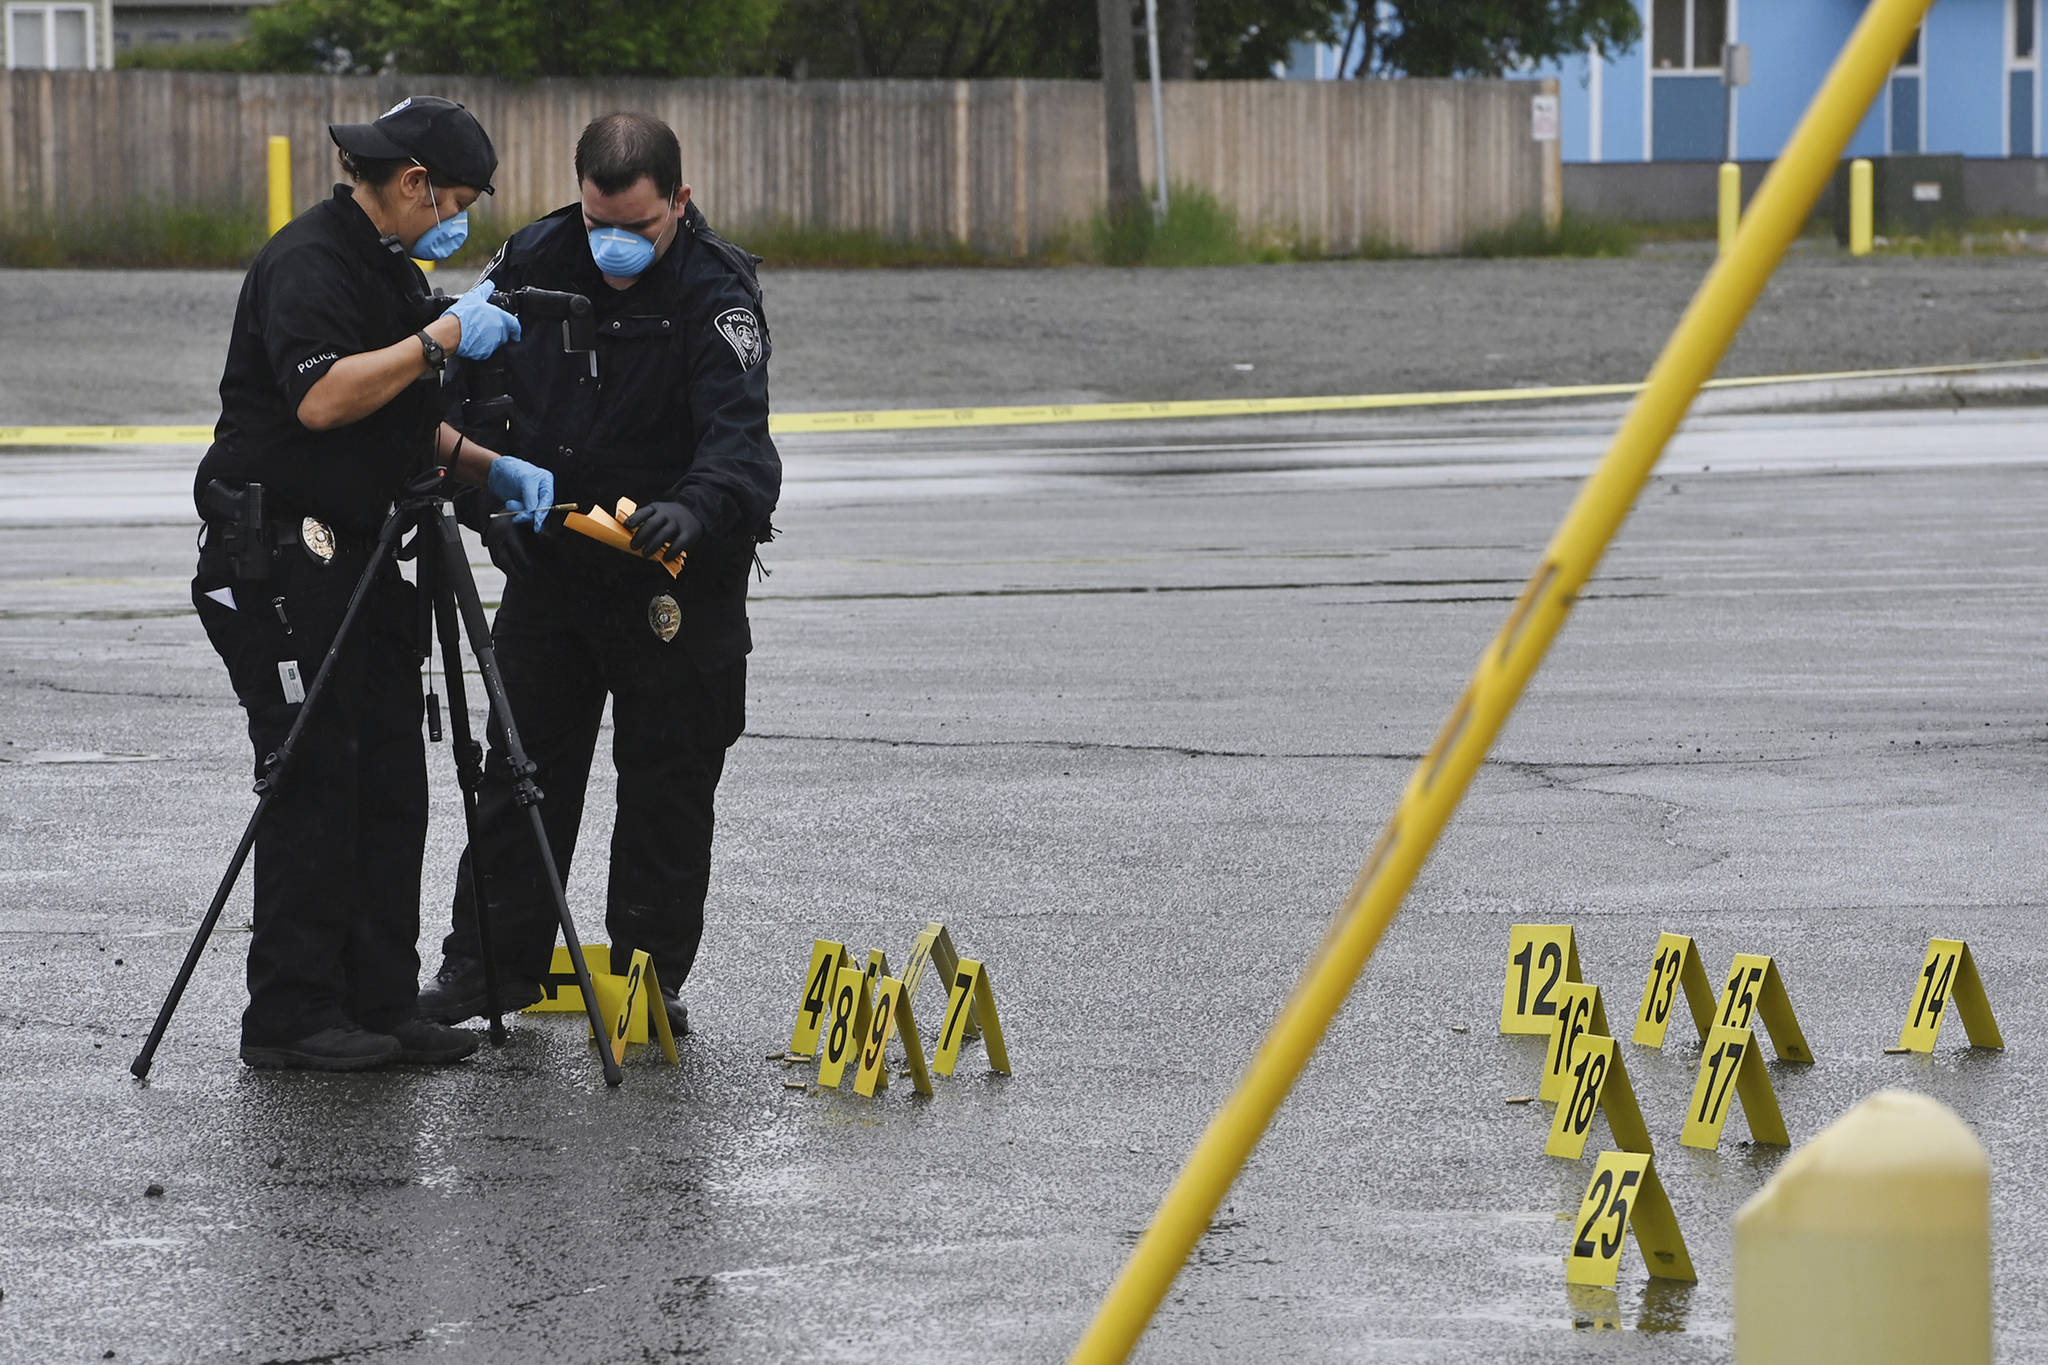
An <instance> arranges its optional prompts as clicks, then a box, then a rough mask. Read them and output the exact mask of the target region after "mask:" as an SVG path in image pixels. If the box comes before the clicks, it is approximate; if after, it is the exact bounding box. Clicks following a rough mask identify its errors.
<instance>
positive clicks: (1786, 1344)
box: [1735, 1090, 1991, 1365]
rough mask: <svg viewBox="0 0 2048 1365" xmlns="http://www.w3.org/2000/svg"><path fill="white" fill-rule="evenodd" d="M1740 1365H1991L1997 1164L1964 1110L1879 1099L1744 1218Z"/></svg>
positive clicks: (1798, 1160)
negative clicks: (1823, 1364) (1845, 1363)
mask: <svg viewBox="0 0 2048 1365" xmlns="http://www.w3.org/2000/svg"><path fill="white" fill-rule="evenodd" d="M1735 1359H1736V1362H1737V1365H1777V1362H1780V1361H1783V1362H1788V1363H1789V1362H1799V1363H1800V1365H1808V1363H1809V1362H1813V1361H1819V1360H1853V1361H1855V1362H1857V1365H1907V1362H1911V1365H1926V1362H1928V1361H1933V1360H1939V1361H1941V1362H1943V1365H1975V1363H1976V1362H1988V1361H1990V1359H1991V1163H1990V1160H1989V1159H1988V1158H1987V1157H1986V1156H1985V1154H1984V1146H1983V1144H1982V1143H1980V1142H1978V1141H1977V1137H1976V1134H1974V1133H1972V1132H1971V1131H1970V1129H1969V1125H1967V1124H1965V1123H1964V1122H1963V1121H1962V1120H1961V1119H1960V1118H1958V1117H1956V1114H1955V1111H1953V1110H1951V1109H1950V1108H1948V1106H1946V1105H1944V1104H1941V1103H1940V1102H1939V1101H1936V1100H1931V1099H1929V1098H1928V1097H1927V1096H1925V1095H1916V1094H1914V1093H1913V1092H1911V1091H1907V1090H1881V1091H1879V1092H1878V1093H1877V1094H1875V1095H1872V1096H1871V1097H1870V1098H1869V1099H1867V1100H1864V1101H1863V1102H1862V1103H1861V1104H1859V1105H1857V1106H1856V1107H1855V1108H1854V1109H1851V1110H1850V1111H1849V1112H1848V1113H1846V1114H1844V1115H1842V1116H1841V1117H1840V1118H1838V1119H1836V1120H1835V1121H1834V1122H1833V1123H1831V1124H1829V1125H1828V1126H1827V1127H1826V1128H1824V1129H1822V1130H1821V1131H1820V1133H1819V1134H1818V1135H1817V1136H1816V1137H1815V1138H1814V1139H1813V1140H1812V1141H1811V1142H1809V1143H1807V1144H1806V1145H1805V1146H1803V1147H1801V1148H1800V1149H1799V1150H1798V1151H1796V1152H1794V1153H1793V1154H1792V1156H1791V1157H1790V1158H1789V1159H1788V1160H1787V1161H1786V1162H1785V1164H1784V1166H1782V1167H1781V1168H1780V1169H1779V1171H1778V1173H1777V1174H1776V1175H1775V1176H1773V1177H1771V1182H1770V1183H1769V1184H1768V1185H1766V1186H1764V1187H1763V1189H1762V1190H1760V1191H1759V1192H1758V1193H1757V1195H1756V1197H1755V1198H1753V1199H1751V1200H1750V1201H1749V1202H1748V1203H1747V1204H1744V1205H1743V1206H1742V1209H1741V1211H1740V1212H1738V1213H1737V1214H1736V1215H1735Z"/></svg>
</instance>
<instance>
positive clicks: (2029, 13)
mask: <svg viewBox="0 0 2048 1365" xmlns="http://www.w3.org/2000/svg"><path fill="white" fill-rule="evenodd" d="M2012 57H2013V60H2014V61H2016V62H2031V61H2033V60H2034V0H2012Z"/></svg>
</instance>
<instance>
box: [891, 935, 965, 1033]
mask: <svg viewBox="0 0 2048 1365" xmlns="http://www.w3.org/2000/svg"><path fill="white" fill-rule="evenodd" d="M927 967H931V968H935V969H936V970H937V971H938V974H939V978H938V979H939V980H940V981H942V982H943V981H951V980H952V979H953V978H954V977H955V976H957V975H959V972H960V951H959V949H957V948H955V947H954V946H953V936H952V935H951V934H949V933H947V932H946V926H945V925H943V924H941V923H940V922H939V921H937V920H933V921H932V922H931V923H930V924H927V925H925V927H924V929H923V930H922V931H920V932H919V934H918V936H917V938H916V939H915V940H914V941H912V943H911V945H910V965H909V966H908V967H906V968H904V971H903V989H904V991H905V993H906V994H908V995H910V996H911V997H912V998H913V999H914V998H915V997H916V995H917V988H918V986H919V985H921V984H922V983H923V981H924V974H925V969H926V968H927ZM967 1036H968V1037H969V1038H979V1037H980V1036H981V1021H980V1020H979V1019H977V1018H976V1017H975V1014H974V1006H973V1004H972V1003H970V1004H969V1005H968V1006H967Z"/></svg>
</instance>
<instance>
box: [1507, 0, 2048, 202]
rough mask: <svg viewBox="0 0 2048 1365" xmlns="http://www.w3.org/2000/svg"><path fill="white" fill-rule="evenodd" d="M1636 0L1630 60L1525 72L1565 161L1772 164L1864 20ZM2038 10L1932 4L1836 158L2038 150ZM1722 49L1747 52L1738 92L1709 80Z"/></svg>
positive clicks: (1816, 3)
mask: <svg viewBox="0 0 2048 1365" xmlns="http://www.w3.org/2000/svg"><path fill="white" fill-rule="evenodd" d="M1637 3H1638V5H1639V6H1640V8H1641V10H1642V14H1643V41H1642V42H1641V43H1640V44H1638V45H1637V46H1636V48H1635V49H1634V50H1633V51H1631V52H1628V53H1626V54H1623V55H1622V56H1620V57H1617V58H1614V59H1612V60H1604V61H1603V60H1601V59H1599V58H1597V57H1592V56H1590V55H1589V56H1587V57H1580V58H1574V59H1571V60H1569V61H1565V62H1563V63H1559V64H1557V65H1554V66H1547V67H1545V68H1543V69H1542V70H1540V71H1539V72H1537V73H1536V74H1540V75H1554V76H1557V77H1558V78H1559V86H1560V91H1561V100H1560V103H1561V106H1562V108H1561V113H1562V117H1563V126H1562V129H1561V132H1562V136H1563V143H1564V145H1563V152H1564V159H1565V160H1566V161H1577V162H1612V161H1695V160H1711V161H1719V160H1722V159H1724V158H1729V157H1731V156H1732V159H1734V160H1741V161H1761V160H1768V159H1770V158H1772V157H1775V156H1776V155H1777V154H1778V152H1779V150H1780V149H1781V148H1783V146H1784V145H1785V142H1786V140H1787V139H1788V138H1789V137H1790V136H1791V134H1792V129H1793V127H1794V125H1795V124H1797V122H1798V121H1799V116H1800V114H1802V113H1803V112H1804V111H1805V109H1806V106H1807V103H1808V101H1810V100H1811V99H1812V98H1813V93H1814V91H1815V90H1817V89H1819V88H1820V83H1821V80H1822V78H1823V77H1824V76H1826V74H1827V70H1828V67H1829V66H1830V65H1832V64H1833V62H1834V59H1835V56H1836V54H1837V53H1839V52H1840V51H1841V49H1842V45H1843V43H1845V42H1846V41H1847V40H1848V37H1849V32H1850V30H1851V29H1852V28H1853V27H1854V26H1855V24H1856V21H1857V19H1858V18H1860V17H1861V15H1862V13H1863V0H1637ZM2043 4H2044V0H1935V4H1934V7H1933V9H1932V10H1931V11H1929V13H1928V16H1927V21H1926V23H1925V24H1924V25H1923V26H1922V29H1921V32H1920V33H1919V34H1918V35H1917V36H1916V37H1915V39H1914V41H1913V44H1912V45H1911V47H1909V48H1908V50H1907V51H1906V54H1905V56H1904V57H1903V58H1902V59H1901V61H1900V62H1899V65H1898V67H1897V68H1896V69H1895V70H1894V71H1893V73H1892V76H1891V79H1890V80H1889V81H1887V82H1886V89H1885V92H1884V94H1883V95H1882V96H1880V97H1879V99H1878V102H1877V104H1876V105H1875V106H1873V108H1872V109H1871V112H1870V114H1869V116H1868V117H1867V118H1866V119H1865V120H1864V121H1863V124H1862V126H1861V127H1860V128H1858V129H1857V131H1856V136H1855V138H1854V139H1853V140H1852V141H1851V142H1850V144H1849V155H1851V156H1883V155H1886V154H1888V153H1908V152H1936V153H1939V152H1953V153H1960V154H1962V155H1964V156H1970V157H2031V156H2036V155H2038V154H2039V153H2040V149H2041V147H2042V133H2043V124H2042V103H2043V101H2042V98H2041V61H2040V33H2041V20H2042V6H2043ZM1727 43H1740V44H1742V45H1744V46H1746V47H1747V48H1748V49H1749V84H1748V85H1747V86H1746V87H1743V88H1740V89H1735V90H1730V89H1728V88H1727V87H1725V86H1724V85H1723V84H1722V80H1721V74H1722V73H1721V62H1722V48H1723V45H1724V44H1727ZM1731 131H1732V133H1733V147H1732V148H1731V147H1730V146H1729V144H1728V138H1729V134H1730V132H1731Z"/></svg>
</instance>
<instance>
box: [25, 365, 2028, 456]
mask: <svg viewBox="0 0 2048 1365" xmlns="http://www.w3.org/2000/svg"><path fill="white" fill-rule="evenodd" d="M2044 365H2048V360H2042V359H2028V360H1983V361H1966V362H1962V363H1958V364H1950V365H1905V366H1899V367H1897V368H1893V369H1878V370H1825V371H1819V372H1816V373H1812V374H1763V375H1746V376H1740V377H1737V378H1732V379H1712V380H1709V381H1707V383H1706V384H1705V385H1704V386H1703V387H1705V388H1709V389H1754V388H1766V387H1771V386H1775V385H1784V384H1827V383H1842V382H1845V381H1849V380H1858V379H1919V378H1933V377H1938V376H1941V375H1960V374H1987V373H1992V372H1995V371H2000V370H2023V369H2038V368H2040V367H2042V366H2044ZM1642 390H1643V384H1642V383H1640V382H1637V383H1627V384H1556V385H1550V386H1548V387H1543V388H1520V389H1445V390H1442V391H1440V392H1436V393H1354V394H1325V395H1318V396H1313V397H1308V398H1189V399H1180V400H1176V401H1173V402H1158V403H1149V402H1136V403H1128V402H1127V403H1039V404H1032V405H1026V406H1018V407H981V408H872V409H865V410H851V411H844V412H785V413H779V414H776V415H775V416H772V417H770V418H769V419H768V429H769V430H770V431H771V432H773V433H775V434H776V435H778V436H795V435H815V434H821V433H823V434H831V433H846V432H862V431H944V430H946V429H948V428H955V427H1030V426H1052V425H1056V424H1059V423H1072V422H1146V421H1173V420H1177V419H1181V418H1189V417H1273V416H1284V415H1288V414H1294V413H1310V412H1369V411H1376V410H1387V409H1394V408H1437V407H1456V406H1460V405H1467V404H1471V405H1478V404H1489V403H1536V402H1543V401H1546V400H1555V399H1560V398H1626V397H1629V396H1631V395H1633V394H1638V393H1641V392H1642ZM212 440H213V428H212V427H210V426H204V427H202V426H129V427H114V426H107V427H94V426H42V427H0V446H39V447H51V446H194V445H207V444H210V443H211V442H212Z"/></svg>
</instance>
